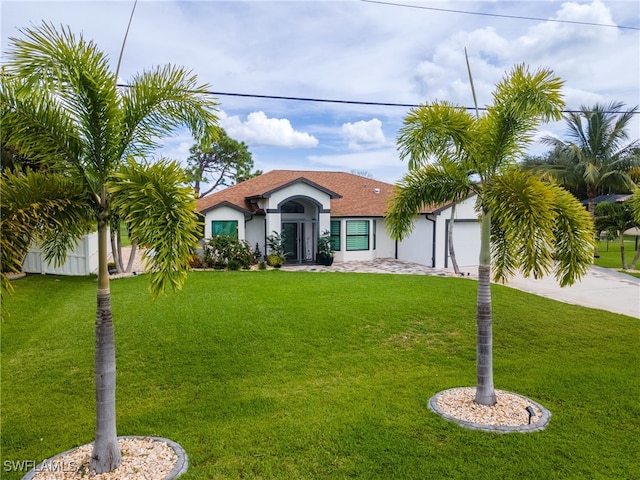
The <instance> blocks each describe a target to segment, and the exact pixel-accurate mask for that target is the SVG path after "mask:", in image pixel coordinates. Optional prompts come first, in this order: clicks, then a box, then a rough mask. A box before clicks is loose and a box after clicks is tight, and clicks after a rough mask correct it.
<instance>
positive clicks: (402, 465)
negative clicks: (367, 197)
mask: <svg viewBox="0 0 640 480" xmlns="http://www.w3.org/2000/svg"><path fill="white" fill-rule="evenodd" d="M14 283H15V288H16V292H15V294H14V295H13V296H6V297H5V299H4V301H5V306H4V312H5V320H4V323H3V324H2V371H1V373H2V391H1V400H2V419H1V422H2V424H1V426H2V455H1V456H2V459H1V461H2V467H0V468H3V471H2V478H3V479H4V478H7V479H17V478H20V476H21V474H20V473H17V472H7V471H5V467H6V465H8V463H6V462H11V461H18V460H29V459H33V460H37V461H40V460H43V459H45V458H48V457H50V456H53V455H54V454H57V453H60V452H62V451H65V450H68V449H70V448H73V447H74V446H77V445H82V444H85V443H89V442H91V441H92V440H93V433H94V417H93V415H94V397H93V374H92V364H93V358H92V356H93V322H94V315H95V278H70V277H50V276H30V277H27V278H24V279H21V280H18V281H15V282H14ZM475 288H476V283H475V282H474V281H472V280H467V279H456V278H438V277H427V276H411V275H381V274H349V273H326V274H322V273H309V272H282V271H254V272H198V273H193V274H191V275H190V278H189V279H188V281H187V284H186V286H185V288H184V290H183V291H182V292H180V293H178V294H176V295H169V296H166V297H162V298H160V299H159V300H157V301H153V300H151V298H150V296H149V294H148V292H147V279H145V278H144V276H140V277H134V278H130V279H122V280H117V281H113V282H112V284H111V289H112V294H113V299H112V301H113V311H114V318H115V325H116V342H117V357H118V390H117V397H118V433H119V435H158V436H163V437H167V438H171V439H172V440H174V441H177V442H178V443H180V444H181V445H182V446H184V447H185V449H186V450H187V452H188V454H189V461H190V467H189V471H188V473H187V474H186V475H185V476H184V477H183V478H184V479H185V480H190V479H239V478H262V479H287V480H289V479H345V478H358V479H427V478H428V479H468V478H474V479H511V478H521V479H530V478H531V479H534V478H535V479H538V478H544V479H573V478H575V479H584V478H589V479H638V478H640V456H639V454H638V452H640V427H639V425H640V423H639V421H638V419H639V418H640V402H639V401H638V385H639V384H640V369H639V368H638V365H640V354H639V349H638V345H639V344H640V325H639V324H638V320H637V319H634V318H631V317H626V316H623V315H616V314H611V313H607V312H603V311H598V310H591V309H587V308H581V307H577V306H572V305H567V304H562V303H559V302H554V301H551V300H547V299H543V298H541V297H537V296H533V295H530V294H526V293H523V292H519V291H516V290H512V289H509V288H506V287H501V286H494V287H493V292H494V369H495V380H496V387H497V388H500V389H503V390H508V391H513V392H517V393H520V394H522V395H526V396H528V397H530V398H532V399H534V400H536V401H538V402H540V403H542V404H543V405H544V406H546V407H547V408H548V409H549V410H550V411H551V412H552V418H551V422H550V424H549V426H548V428H547V429H546V430H545V431H543V432H539V433H530V434H520V433H512V434H506V435H505V434H492V433H486V432H479V431H472V430H467V429H463V428H461V427H459V426H458V425H456V424H453V423H450V422H447V421H445V420H443V419H442V418H440V417H439V416H437V415H435V414H434V413H433V412H431V411H430V410H429V409H428V408H427V402H428V400H429V398H430V397H431V396H432V395H433V394H435V393H436V392H438V391H441V390H443V389H447V388H452V387H458V386H468V385H473V384H474V381H475V319H474V316H475V313H474V306H475Z"/></svg>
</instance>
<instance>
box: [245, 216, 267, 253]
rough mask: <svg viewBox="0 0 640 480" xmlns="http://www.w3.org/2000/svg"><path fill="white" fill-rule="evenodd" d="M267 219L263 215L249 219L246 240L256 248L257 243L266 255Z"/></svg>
mask: <svg viewBox="0 0 640 480" xmlns="http://www.w3.org/2000/svg"><path fill="white" fill-rule="evenodd" d="M264 226H265V220H264V216H263V215H259V216H255V217H252V218H251V220H249V221H247V223H246V225H245V234H246V237H245V240H246V241H247V242H249V245H251V248H253V249H255V248H256V243H257V244H258V246H259V248H260V252H262V254H263V255H264V254H265V252H266V248H265V239H266V234H265V229H264Z"/></svg>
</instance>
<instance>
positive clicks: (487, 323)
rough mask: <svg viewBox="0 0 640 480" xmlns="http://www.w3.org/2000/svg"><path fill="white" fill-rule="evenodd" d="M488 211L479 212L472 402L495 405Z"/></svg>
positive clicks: (489, 219) (489, 222) (489, 217)
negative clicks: (480, 221) (479, 227)
mask: <svg viewBox="0 0 640 480" xmlns="http://www.w3.org/2000/svg"><path fill="white" fill-rule="evenodd" d="M490 244H491V213H490V212H488V211H484V212H483V215H482V233H481V239H480V265H479V266H478V299H477V307H476V308H477V313H476V328H477V336H478V338H477V350H476V372H477V383H478V385H477V388H476V399H475V400H476V402H477V403H479V404H481V405H487V406H493V405H495V404H496V393H495V390H494V387H493V332H492V316H491V250H490Z"/></svg>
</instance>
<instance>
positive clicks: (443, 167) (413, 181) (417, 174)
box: [385, 159, 475, 240]
mask: <svg viewBox="0 0 640 480" xmlns="http://www.w3.org/2000/svg"><path fill="white" fill-rule="evenodd" d="M474 188H475V185H474V184H473V183H472V181H471V180H470V178H469V173H468V172H467V171H466V170H464V169H463V168H461V165H460V164H458V163H457V162H455V161H453V160H451V159H448V161H447V159H443V160H442V161H441V162H440V163H438V164H429V165H425V166H423V167H422V168H418V169H415V170H411V171H409V173H407V174H406V175H405V176H404V177H403V178H402V179H401V180H400V182H399V183H398V184H397V185H396V186H395V189H394V193H393V196H392V197H391V199H390V200H389V205H388V208H387V213H386V215H385V220H386V228H387V231H388V232H389V234H390V235H391V237H392V238H395V239H398V240H402V239H403V238H405V237H406V236H407V235H409V234H410V233H411V231H412V229H413V220H414V219H415V216H416V215H418V214H419V213H420V212H421V211H424V209H425V208H427V207H430V206H431V207H433V206H435V205H441V204H444V203H447V202H455V201H459V200H462V199H463V198H465V197H467V196H468V195H469V194H470V193H471V192H472V191H473V189H474Z"/></svg>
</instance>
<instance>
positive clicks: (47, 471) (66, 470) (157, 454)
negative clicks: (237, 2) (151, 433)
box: [22, 437, 189, 480]
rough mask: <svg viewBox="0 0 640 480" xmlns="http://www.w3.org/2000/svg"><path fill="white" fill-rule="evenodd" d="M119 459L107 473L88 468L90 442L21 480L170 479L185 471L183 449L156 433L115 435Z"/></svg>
mask: <svg viewBox="0 0 640 480" xmlns="http://www.w3.org/2000/svg"><path fill="white" fill-rule="evenodd" d="M118 445H119V446H120V450H121V452H122V463H121V464H120V466H119V467H118V468H116V469H115V470H113V471H112V472H108V473H100V474H96V473H94V472H91V471H90V470H89V461H90V457H91V450H92V448H93V444H91V443H89V444H87V445H83V446H81V447H77V448H74V449H72V450H69V451H67V452H64V453H61V454H59V455H56V456H55V457H52V458H50V459H48V460H45V461H44V462H42V463H40V464H39V465H37V466H36V467H35V468H34V469H32V470H31V471H29V473H27V474H26V475H25V476H24V477H22V480H80V479H91V480H172V479H174V478H177V477H179V476H180V475H182V474H183V473H185V472H186V471H187V468H188V467H189V461H188V459H187V454H186V452H185V451H184V449H183V448H182V447H181V446H180V445H178V444H177V443H175V442H172V441H171V440H167V439H166V438H159V437H118Z"/></svg>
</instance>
